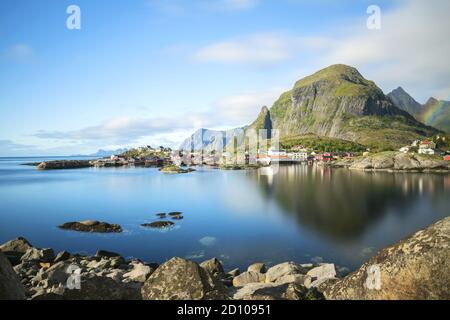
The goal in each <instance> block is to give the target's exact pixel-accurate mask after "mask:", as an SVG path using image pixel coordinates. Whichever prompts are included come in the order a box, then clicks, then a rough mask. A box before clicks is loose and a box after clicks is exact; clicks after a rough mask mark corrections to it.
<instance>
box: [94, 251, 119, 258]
mask: <svg viewBox="0 0 450 320" xmlns="http://www.w3.org/2000/svg"><path fill="white" fill-rule="evenodd" d="M95 256H96V257H101V258H117V257H121V255H120V254H118V253H115V252H111V251H106V250H98V251H97V253H96V254H95Z"/></svg>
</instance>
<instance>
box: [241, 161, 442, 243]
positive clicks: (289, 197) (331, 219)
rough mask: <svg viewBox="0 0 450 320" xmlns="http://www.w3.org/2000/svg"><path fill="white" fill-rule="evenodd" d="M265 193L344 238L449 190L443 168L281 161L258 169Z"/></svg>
mask: <svg viewBox="0 0 450 320" xmlns="http://www.w3.org/2000/svg"><path fill="white" fill-rule="evenodd" d="M249 177H251V179H254V180H255V182H258V185H259V186H260V188H261V191H262V192H263V194H264V196H265V197H267V198H269V197H270V198H272V199H274V200H275V201H276V202H277V204H278V205H279V206H280V207H281V208H282V209H283V211H284V212H285V213H286V214H289V215H292V216H294V217H295V219H296V220H297V221H298V223H299V224H300V225H301V226H302V227H306V228H310V229H312V231H316V232H319V233H320V234H321V235H322V236H326V237H327V238H331V239H333V240H338V241H341V242H345V241H350V240H352V239H355V238H357V237H359V236H361V235H362V234H363V233H364V232H365V230H366V229H367V228H369V227H370V225H372V224H374V223H376V222H377V221H378V220H379V219H381V218H382V217H384V216H385V215H387V214H388V213H389V214H396V215H405V216H406V215H408V214H409V212H410V210H412V207H413V205H414V204H415V202H416V200H418V199H419V198H420V197H430V200H431V201H433V198H434V197H435V196H436V195H438V194H442V192H445V190H447V191H448V189H449V186H448V183H449V181H448V179H449V178H448V176H446V175H439V174H419V173H418V174H414V173H387V172H362V171H352V170H347V169H330V168H324V167H319V166H304V165H298V166H281V167H280V168H279V171H278V174H275V175H273V176H267V175H263V174H262V173H261V172H255V173H252V174H250V175H249Z"/></svg>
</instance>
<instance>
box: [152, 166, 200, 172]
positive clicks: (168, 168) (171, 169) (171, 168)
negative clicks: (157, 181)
mask: <svg viewBox="0 0 450 320" xmlns="http://www.w3.org/2000/svg"><path fill="white" fill-rule="evenodd" d="M159 171H161V172H163V173H189V172H193V171H195V170H194V169H191V168H189V169H183V168H180V167H178V166H165V167H163V168H161V169H159Z"/></svg>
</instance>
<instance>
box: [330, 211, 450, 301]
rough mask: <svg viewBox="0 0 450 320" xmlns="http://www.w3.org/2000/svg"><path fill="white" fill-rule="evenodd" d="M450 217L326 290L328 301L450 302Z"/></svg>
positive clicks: (384, 253)
mask: <svg viewBox="0 0 450 320" xmlns="http://www.w3.org/2000/svg"><path fill="white" fill-rule="evenodd" d="M449 283H450V217H447V218H445V219H443V220H441V221H439V222H437V223H435V224H433V225H431V226H430V227H428V228H426V229H424V230H421V231H418V232H416V233H415V234H413V235H412V236H410V237H409V238H407V239H405V240H402V241H400V242H398V243H397V244H394V245H393V246H390V247H388V248H386V249H383V250H381V251H380V252H379V253H378V254H377V255H375V256H374V257H372V258H370V259H369V260H368V261H367V262H366V263H365V264H364V265H363V266H362V267H361V268H360V269H359V270H357V271H355V272H354V273H351V274H349V275H348V276H346V277H345V278H344V279H342V280H339V281H337V282H335V283H334V284H333V283H331V284H330V285H328V286H327V287H326V288H324V291H323V292H324V295H325V297H326V298H328V299H358V300H410V299H411V300H425V299H433V300H449V299H450V286H449Z"/></svg>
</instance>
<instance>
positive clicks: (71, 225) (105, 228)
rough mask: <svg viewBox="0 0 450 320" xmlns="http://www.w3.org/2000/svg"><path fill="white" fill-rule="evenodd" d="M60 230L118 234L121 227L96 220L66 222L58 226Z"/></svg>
mask: <svg viewBox="0 0 450 320" xmlns="http://www.w3.org/2000/svg"><path fill="white" fill-rule="evenodd" d="M58 227H59V228H60V229H64V230H72V231H78V232H96V233H120V232H122V227H121V226H119V225H118V224H110V223H107V222H100V221H96V220H86V221H76V222H66V223H64V224H62V225H60V226H58Z"/></svg>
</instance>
